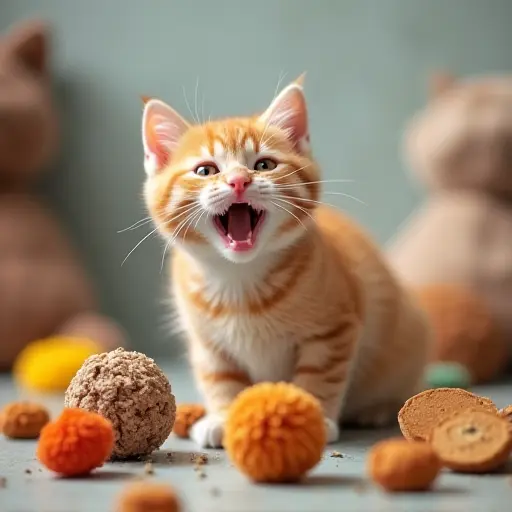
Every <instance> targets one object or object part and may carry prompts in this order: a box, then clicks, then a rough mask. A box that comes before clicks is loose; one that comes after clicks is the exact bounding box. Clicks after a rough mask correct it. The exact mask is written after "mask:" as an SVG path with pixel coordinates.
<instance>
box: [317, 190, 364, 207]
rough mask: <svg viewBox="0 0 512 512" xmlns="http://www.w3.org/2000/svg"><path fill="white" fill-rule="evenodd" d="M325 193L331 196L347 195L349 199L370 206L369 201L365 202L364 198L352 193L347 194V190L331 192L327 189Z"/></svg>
mask: <svg viewBox="0 0 512 512" xmlns="http://www.w3.org/2000/svg"><path fill="white" fill-rule="evenodd" d="M324 194H327V195H331V196H343V197H347V198H348V199H353V200H354V201H356V202H358V203H361V204H363V205H364V206H368V204H367V203H365V202H364V201H363V200H362V199H359V198H358V197H355V196H351V195H350V194H346V193H345V192H330V191H326V192H324Z"/></svg>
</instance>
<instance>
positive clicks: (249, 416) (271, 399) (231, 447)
mask: <svg viewBox="0 0 512 512" xmlns="http://www.w3.org/2000/svg"><path fill="white" fill-rule="evenodd" d="M223 444H224V447H225V448H226V451H227V454H228V456H229V457H230V459H231V460H232V461H233V463H234V465H235V466H236V467H237V468H238V469H239V470H240V471H241V472H242V473H244V474H245V475H246V476H248V477H249V478H250V479H251V480H253V481H255V482H268V483H272V482H294V481H297V480H299V479H300V478H301V477H302V476H303V475H304V474H305V473H306V472H307V471H309V470H310V469H312V468H313V467H314V466H315V465H316V464H317V463H318V462H319V461H320V459H321V457H322V453H323V450H324V447H325V444H326V429H325V424H324V418H323V413H322V409H321V407H320V404H319V402H318V401H317V400H316V398H314V397H313V396H312V395H310V394H309V393H307V392H306V391H304V390H302V389H300V388H298V387H297V386H294V385H293V384H288V383H284V382H280V383H268V382H266V383H261V384H256V385H254V386H252V387H250V388H247V389H245V390H244V391H242V392H241V393H240V394H239V395H238V396H237V398H236V399H235V401H234V402H233V403H232V404H231V407H230V408H229V410H228V415H227V419H226V425H225V430H224V440H223Z"/></svg>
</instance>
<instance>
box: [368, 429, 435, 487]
mask: <svg viewBox="0 0 512 512" xmlns="http://www.w3.org/2000/svg"><path fill="white" fill-rule="evenodd" d="M441 467H442V464H441V461H440V460H439V458H438V457H437V455H436V454H435V453H434V451H433V450H432V448H431V447H430V446H429V445H428V443H424V442H421V441H407V440H405V439H402V438H399V439H387V440H385V441H381V442H379V443H377V444H376V445H374V446H373V447H372V449H371V450H370V453H369V455H368V458H367V471H368V474H369V475H370V477H371V479H372V480H373V481H374V482H375V483H377V484H378V485H380V486H381V487H382V488H383V489H385V490H386V491H390V492H397V491H425V490H427V489H428V488H429V487H430V486H431V485H432V483H433V482H434V480H435V479H436V477H437V475H438V474H439V471H440V470H441Z"/></svg>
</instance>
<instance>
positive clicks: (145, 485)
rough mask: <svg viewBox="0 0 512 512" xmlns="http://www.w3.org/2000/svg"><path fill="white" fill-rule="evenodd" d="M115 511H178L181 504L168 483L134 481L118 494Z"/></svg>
mask: <svg viewBox="0 0 512 512" xmlns="http://www.w3.org/2000/svg"><path fill="white" fill-rule="evenodd" d="M115 510H116V512H149V511H158V512H179V511H180V510H181V504H180V500H179V498H178V496H177V495H176V493H175V492H174V490H173V489H172V487H170V486H169V485H166V484H163V483H157V482H152V483H149V482H135V483H133V484H131V485H129V486H127V487H126V488H125V489H124V490H123V491H122V492H121V494H120V496H119V499H118V503H117V507H116V508H115Z"/></svg>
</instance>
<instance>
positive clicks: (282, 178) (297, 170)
mask: <svg viewBox="0 0 512 512" xmlns="http://www.w3.org/2000/svg"><path fill="white" fill-rule="evenodd" d="M312 165H313V164H307V165H304V166H302V167H299V168H298V169H295V170H294V171H292V172H290V173H288V174H285V175H284V176H279V177H277V178H276V181H277V180H284V178H288V176H292V175H293V174H295V173H297V172H299V171H302V170H303V169H307V168H308V167H311V166H312Z"/></svg>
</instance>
